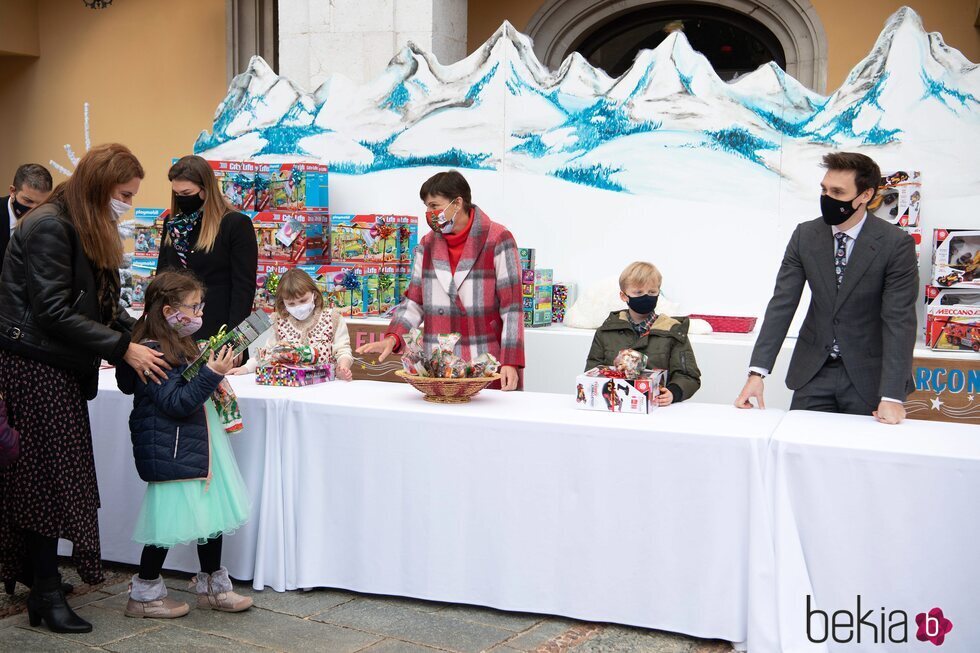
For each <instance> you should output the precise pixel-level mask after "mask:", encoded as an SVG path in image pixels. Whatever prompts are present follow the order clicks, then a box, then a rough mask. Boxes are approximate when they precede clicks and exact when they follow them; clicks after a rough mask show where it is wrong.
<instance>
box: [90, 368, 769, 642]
mask: <svg viewBox="0 0 980 653" xmlns="http://www.w3.org/2000/svg"><path fill="white" fill-rule="evenodd" d="M102 381H103V382H102V385H101V388H102V390H101V392H100V395H99V398H98V399H97V400H96V401H95V402H93V403H92V405H91V412H92V423H93V433H94V440H95V454H96V461H97V467H98V473H99V479H100V486H101V493H102V502H103V509H102V511H101V513H100V528H101V533H102V546H103V555H104V557H105V558H107V559H110V560H119V561H123V562H130V563H133V562H136V561H138V559H139V551H140V547H139V545H137V544H135V543H133V542H132V541H131V540H130V536H131V532H132V526H133V523H134V518H135V514H136V512H137V510H138V506H139V502H140V500H141V497H142V493H143V487H144V485H143V484H142V483H141V482H140V481H139V479H138V477H137V476H136V472H135V469H134V467H133V463H132V455H131V448H130V444H129V434H128V427H127V422H126V418H127V416H128V413H129V405H130V399H129V398H128V397H123V396H122V395H120V394H119V393H118V391H116V390H115V389H114V383H113V382H112V379H111V377H110V376H108V375H104V376H103V379H102ZM233 383H234V385H235V388H236V391H237V392H238V394H239V400H240V402H241V407H242V413H243V416H244V418H245V421H246V429H245V431H244V432H243V433H241V434H240V435H237V436H234V437H233V443H234V448H235V452H236V455H237V457H238V462H239V466H240V467H241V469H242V474H243V476H244V477H245V480H246V483H247V484H248V486H249V489H250V491H251V493H252V498H253V503H254V505H253V512H252V520H251V521H250V522H249V524H248V525H247V526H246V527H245V528H244V529H243V530H242V531H240V532H239V533H237V534H235V535H233V536H231V537H229V538H227V543H226V546H225V559H224V562H225V564H226V565H227V566H228V568H229V570H230V571H231V573H232V575H233V576H236V577H238V578H243V579H252V581H253V585H254V586H255V587H256V588H262V587H264V586H271V587H273V588H275V589H277V590H283V589H293V588H298V587H310V586H329V587H339V588H346V589H351V590H356V591H363V592H370V593H381V594H395V595H403V596H412V597H418V598H427V599H436V600H441V601H451V602H461V603H473V604H479V605H487V606H492V607H496V608H500V609H506V610H521V611H530V612H542V613H551V614H559V615H565V616H569V617H575V618H581V619H587V620H597V621H612V622H619V623H626V624H631V625H637V626H646V627H651V628H659V629H664V630H669V631H675V632H682V633H688V634H691V635H697V636H702V637H712V638H720V639H726V640H729V641H733V642H744V641H746V640H748V643H749V646H750V647H751V648H752V650H753V651H775V650H777V649H776V648H775V644H774V642H775V637H776V635H775V630H774V623H775V615H774V613H772V612H768V611H769V610H770V609H772V610H773V611H774V606H773V605H772V602H771V600H766V599H765V598H761V599H760V600H754V599H753V596H757V597H758V595H759V593H760V592H761V593H763V594H765V593H766V592H769V593H770V594H771V587H772V580H773V576H774V573H773V567H772V564H773V558H772V541H771V536H770V534H769V531H768V523H767V519H768V515H767V501H766V498H765V497H766V495H765V490H764V487H763V476H764V474H763V466H764V463H765V460H766V450H767V445H768V441H769V437H770V434H771V433H772V431H773V430H774V429H775V427H776V425H777V424H778V422H779V420H780V418H781V417H782V412H781V411H776V410H769V411H765V412H762V411H738V410H737V409H735V408H733V407H729V406H722V405H700V404H690V403H685V404H679V405H677V406H673V407H671V408H670V409H666V410H659V411H657V412H656V413H655V414H653V415H608V414H604V413H592V412H585V411H579V410H576V409H575V408H574V400H573V398H572V396H571V395H570V394H569V395H568V396H565V395H548V394H535V393H500V392H490V391H487V392H484V393H481V395H480V396H479V397H477V398H476V399H475V400H474V401H473V402H472V403H470V404H466V405H461V406H443V405H439V406H435V405H430V404H427V403H425V402H423V401H422V400H421V396H420V395H419V394H418V393H417V392H416V391H415V390H414V389H412V388H410V387H408V386H405V385H398V384H385V383H372V382H355V383H349V384H347V383H343V382H335V383H331V384H326V385H323V386H314V387H310V388H300V389H292V388H266V387H260V386H256V385H254V382H253V381H252V379H251V377H246V378H236V379H234V380H233ZM167 566H168V567H169V568H176V569H182V570H186V571H195V570H196V569H197V561H196V558H195V554H194V550H193V548H192V547H182V550H176V551H174V552H172V553H171V555H170V557H169V558H168V560H167ZM770 598H771V597H770ZM756 606H757V607H756Z"/></svg>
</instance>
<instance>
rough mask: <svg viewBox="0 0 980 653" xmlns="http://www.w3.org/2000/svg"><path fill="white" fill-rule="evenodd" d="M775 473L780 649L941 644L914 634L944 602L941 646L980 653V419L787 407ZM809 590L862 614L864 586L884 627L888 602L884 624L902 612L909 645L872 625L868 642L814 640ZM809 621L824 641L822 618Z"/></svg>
mask: <svg viewBox="0 0 980 653" xmlns="http://www.w3.org/2000/svg"><path fill="white" fill-rule="evenodd" d="M768 476H769V480H768V484H769V485H770V489H771V492H772V496H773V526H774V531H775V538H776V540H775V541H776V565H777V569H778V576H777V578H778V583H777V591H778V594H777V596H778V604H779V611H780V619H779V630H780V639H781V648H782V650H783V651H785V652H786V653H791V652H794V651H808V652H809V651H826V650H831V651H906V650H909V651H911V650H920V649H921V650H926V649H932V644H928V643H921V642H919V641H918V640H916V638H915V636H916V630H917V626H916V625H915V616H916V615H917V614H918V613H920V612H928V611H929V610H931V609H932V608H935V607H939V608H941V609H942V610H943V613H944V614H945V616H946V617H948V618H949V619H950V620H951V621H952V622H953V630H952V631H951V632H950V633H949V635H948V636H947V639H946V641H945V643H944V644H943V645H942V648H941V649H939V650H941V651H943V653H947V652H950V653H952V652H954V651H963V652H969V653H976V651H980V520H978V519H977V510H978V508H980V428H978V427H976V426H969V425H957V424H943V423H938V422H922V421H913V420H908V421H905V422H903V423H902V424H900V425H898V426H896V427H884V426H881V425H879V424H876V423H875V422H874V420H873V419H872V418H870V417H855V416H849V415H830V414H825V413H812V412H797V411H794V412H789V413H787V414H786V415H785V417H784V418H783V420H782V422H781V423H780V424H779V426H778V427H777V429H776V432H775V434H774V437H773V444H772V448H771V458H770V465H769V469H768ZM807 595H810V596H811V597H812V599H811V600H812V604H811V605H812V607H813V608H815V609H819V610H822V611H824V612H826V613H827V614H829V615H832V614H833V613H834V612H835V611H837V610H849V611H850V612H851V613H852V614H853V613H855V612H856V609H857V596H858V595H860V596H861V601H862V603H861V605H862V609H861V612H862V613H867V611H868V610H872V611H873V612H872V615H871V620H872V621H873V622H874V623H877V624H879V625H880V622H881V608H885V612H886V618H885V623H886V625H890V624H891V623H893V621H897V620H898V619H899V618H900V617H899V615H895V617H894V619H892V618H891V615H890V613H891V612H892V611H893V610H903V611H905V612H906V613H907V614H908V621H909V632H908V636H909V641H910V643H909V644H891V645H884V644H878V645H875V644H874V643H873V642H872V641H871V637H872V636H873V633H872V631H871V629H870V628H868V627H867V626H865V627H864V628H863V630H862V644H861V645H858V644H857V643H856V642H850V643H847V644H836V643H834V641H833V640H832V639H831V640H828V642H827V643H826V644H819V645H818V644H813V643H811V642H810V641H809V640H808V638H807V635H806V630H805V624H806V597H807ZM839 619H841V621H842V622H843V621H844V620H845V619H846V617H844V616H843V615H842V616H841V617H839ZM811 624H812V626H813V628H812V630H811V635H812V636H813V637H814V638H815V639H821V638H822V635H823V634H824V629H823V622H822V617H820V616H819V615H815V616H814V618H813V619H812V620H811ZM878 630H879V632H880V630H881V629H880V627H879V629H878ZM851 632H853V633H854V635H855V636H856V632H855V631H851ZM843 633H844V631H841V639H843V638H844V634H843ZM896 633H897V631H896ZM878 637H879V641H880V640H881V639H882V636H881V635H880V634H879V635H878Z"/></svg>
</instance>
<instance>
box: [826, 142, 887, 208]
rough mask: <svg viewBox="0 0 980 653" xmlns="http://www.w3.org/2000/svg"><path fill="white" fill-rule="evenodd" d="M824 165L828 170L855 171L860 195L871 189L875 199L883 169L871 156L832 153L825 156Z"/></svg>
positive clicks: (855, 181)
mask: <svg viewBox="0 0 980 653" xmlns="http://www.w3.org/2000/svg"><path fill="white" fill-rule="evenodd" d="M822 165H823V167H824V168H826V169H827V170H853V171H854V183H855V185H857V190H858V194H861V193H863V192H864V191H866V190H868V189H869V188H870V189H872V190H873V191H874V192H873V193H871V198H872V199H874V196H875V193H877V192H878V185H879V184H880V183H881V169H880V168H879V167H878V164H877V163H875V162H874V159H872V158H871V157H870V156H865V155H864V154H858V153H857V152H831V153H830V154H824V156H823V164H822ZM869 201H870V200H869Z"/></svg>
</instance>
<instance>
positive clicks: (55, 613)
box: [27, 576, 92, 633]
mask: <svg viewBox="0 0 980 653" xmlns="http://www.w3.org/2000/svg"><path fill="white" fill-rule="evenodd" d="M27 616H28V618H29V619H30V622H31V625H32V626H40V625H41V621H42V620H44V621H45V622H46V623H47V624H48V629H49V630H50V631H51V632H53V633H90V632H92V624H90V623H89V622H87V621H85V620H84V619H82V618H81V617H79V616H78V615H77V614H75V611H74V610H72V609H71V606H70V605H68V602H67V601H65V593H64V592H63V591H62V590H61V576H52V577H51V578H35V579H34V586H33V587H31V593H30V594H29V595H28V597H27Z"/></svg>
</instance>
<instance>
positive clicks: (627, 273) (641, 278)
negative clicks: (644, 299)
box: [619, 261, 663, 292]
mask: <svg viewBox="0 0 980 653" xmlns="http://www.w3.org/2000/svg"><path fill="white" fill-rule="evenodd" d="M647 283H652V284H654V285H655V286H657V289H658V290H659V289H660V284H661V283H663V275H661V274H660V270H658V269H657V266H656V265H654V264H653V263H647V262H646V261H635V262H633V263H630V264H629V265H627V266H626V269H625V270H623V273H622V274H621V275H619V289H620V290H622V291H623V292H626V286H645V285H646V284H647Z"/></svg>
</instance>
